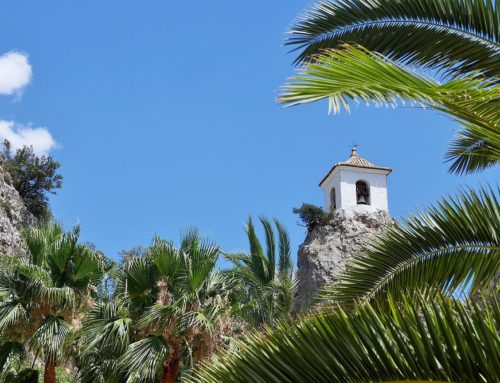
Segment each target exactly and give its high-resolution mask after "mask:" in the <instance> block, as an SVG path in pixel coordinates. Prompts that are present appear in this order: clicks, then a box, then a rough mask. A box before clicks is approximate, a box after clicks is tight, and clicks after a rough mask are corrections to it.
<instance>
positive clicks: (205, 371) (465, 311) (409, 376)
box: [191, 295, 500, 383]
mask: <svg viewBox="0 0 500 383" xmlns="http://www.w3.org/2000/svg"><path fill="white" fill-rule="evenodd" d="M396 302H398V303H396ZM499 350H500V306H499V305H498V302H494V303H486V302H484V303H482V304H481V305H479V304H476V303H467V304H465V303H461V302H458V301H453V300H450V299H447V298H443V297H439V296H438V297H437V298H436V299H435V302H434V303H430V302H428V301H426V300H425V299H423V298H422V297H420V296H415V295H411V296H406V297H404V298H403V300H402V301H395V300H393V299H391V298H389V308H387V306H380V307H379V306H377V305H370V304H363V305H357V306H356V307H355V309H354V311H352V312H346V311H344V309H342V308H340V307H338V308H336V309H334V310H332V311H330V312H327V313H316V314H314V315H312V316H310V317H306V318H303V319H301V320H299V321H298V322H297V323H295V324H289V323H288V324H283V325H281V326H279V327H278V328H277V329H276V330H272V331H271V330H270V331H269V332H268V333H267V334H255V335H253V336H251V337H249V338H248V339H247V341H246V342H245V343H244V344H241V350H240V351H238V352H236V353H230V352H227V353H225V354H224V355H222V356H221V357H220V358H219V359H217V360H213V361H210V363H206V364H205V365H204V366H203V367H202V368H201V369H200V370H199V371H198V373H197V374H196V376H195V377H193V378H192V379H191V382H198V383H201V382H234V383H238V382H241V383H243V382H252V383H272V382H276V383H278V382H279V383H283V382H318V383H321V382H325V383H326V382H328V383H329V382H353V383H360V382H397V381H407V380H408V381H443V382H444V381H446V382H448V381H452V382H476V381H477V382H480V381H481V382H497V381H500V351H499Z"/></svg>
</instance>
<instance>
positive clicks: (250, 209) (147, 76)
mask: <svg viewBox="0 0 500 383" xmlns="http://www.w3.org/2000/svg"><path fill="white" fill-rule="evenodd" d="M310 4H311V2H309V1H297V0H295V1H286V2H285V1H281V2H278V1H273V2H270V1H252V2H234V1H231V2H230V1H216V2H205V1H195V2H186V1H168V2H167V1H142V2H138V1H115V0H113V1H85V2H83V1H82V2H70V1H62V0H60V1H52V2H50V5H49V3H48V2H42V1H22V0H15V1H3V2H2V4H1V5H0V9H1V11H2V13H3V15H4V17H3V19H2V23H1V24H0V35H1V36H2V39H0V55H4V56H2V57H3V58H4V59H5V60H4V64H5V63H7V64H8V63H9V62H7V61H8V60H7V59H10V58H12V56H8V54H9V52H10V53H11V54H12V52H18V53H21V56H23V57H27V63H28V65H29V68H30V70H31V74H30V73H28V72H27V69H26V68H25V69H26V70H25V71H24V72H23V71H22V70H21V72H20V73H17V74H16V75H18V76H20V77H19V81H20V83H22V86H20V88H22V90H21V91H19V89H17V90H16V89H12V88H8V87H9V86H10V85H9V84H6V86H7V88H8V89H7V88H6V89H7V90H5V91H2V88H1V86H2V79H1V78H0V120H2V122H3V123H4V126H3V128H4V129H3V130H1V129H0V133H1V132H4V133H5V131H7V132H8V133H9V134H10V135H11V136H12V137H14V138H18V139H19V140H20V141H19V142H30V143H33V144H34V145H35V146H37V145H38V146H39V147H40V148H41V149H40V150H41V151H44V150H45V151H50V154H51V155H52V156H54V157H55V158H56V159H57V160H59V161H60V162H61V163H62V168H61V172H62V174H63V176H64V184H63V188H62V190H60V191H59V192H58V194H57V196H54V197H53V198H51V205H52V209H53V212H54V215H55V217H56V219H58V220H60V221H61V222H62V223H63V224H65V225H66V226H67V227H70V226H71V225H74V224H76V223H80V225H81V229H82V239H83V240H85V241H92V242H94V243H95V244H96V246H97V247H98V248H99V249H102V250H103V251H104V252H105V253H106V254H107V255H108V256H111V257H115V256H116V254H117V253H118V251H120V250H121V249H125V248H130V247H132V246H135V245H142V246H146V245H147V244H148V243H149V242H150V240H151V239H152V237H153V235H155V234H159V235H161V236H163V237H165V238H169V239H174V240H178V238H179V236H180V234H181V232H182V231H183V230H185V229H186V228H188V227H189V226H191V225H195V226H197V227H198V228H199V229H200V230H201V231H202V232H203V233H204V234H206V235H207V236H209V237H211V238H212V239H214V240H215V241H216V242H218V243H219V244H220V245H221V246H222V247H223V249H225V250H226V251H234V250H244V249H246V248H247V243H246V237H245V233H244V231H243V227H244V223H245V221H246V219H247V217H248V216H249V215H253V216H258V215H261V214H264V215H267V216H269V217H277V218H279V219H280V220H281V221H282V222H283V223H284V224H285V225H286V227H287V228H288V230H289V232H290V234H291V239H292V245H293V249H294V252H295V251H296V249H297V247H298V245H299V244H300V243H301V242H302V240H303V238H304V234H305V233H304V229H303V228H302V227H299V226H298V225H297V224H296V222H297V217H296V216H294V215H293V214H292V208H293V207H296V206H299V205H301V203H302V202H310V203H315V204H321V203H322V194H321V190H320V189H319V187H318V182H319V181H320V180H321V178H322V177H323V176H324V175H325V174H326V172H327V171H328V169H329V168H330V167H331V165H332V164H333V163H335V162H337V161H342V160H345V159H346V158H347V157H348V155H349V152H350V145H351V144H352V142H353V141H355V142H356V143H357V144H359V152H360V155H362V156H363V157H365V158H367V159H368V160H370V161H372V162H374V163H376V164H379V165H384V166H391V167H392V168H393V173H392V174H391V175H390V178H389V206H390V211H391V214H392V215H393V216H394V217H396V218H399V217H401V216H403V215H405V214H406V213H407V212H414V211H416V210H417V209H419V208H422V207H425V206H426V205H428V204H430V203H432V202H433V201H434V200H435V199H436V198H438V197H440V196H443V195H446V194H450V193H454V192H455V191H456V190H457V188H458V187H459V186H460V185H469V186H477V185H478V184H480V183H482V184H484V183H486V182H487V181H489V182H490V183H495V182H496V181H497V180H498V179H499V177H498V176H499V172H498V170H490V171H487V172H484V173H482V174H480V175H476V176H466V177H458V176H455V175H450V174H448V173H447V167H448V166H447V165H446V164H444V163H443V156H444V154H445V151H446V148H447V146H448V144H449V142H450V141H451V140H452V137H453V134H454V133H453V132H454V130H456V129H457V128H458V127H457V126H456V125H455V124H454V123H453V122H451V121H449V120H448V119H447V118H446V117H444V116H441V115H439V114H438V113H436V112H433V111H430V110H421V109H409V108H398V109H377V108H373V107H370V108H367V107H365V106H360V107H358V108H355V109H353V110H352V112H351V114H347V113H342V114H340V115H335V116H331V115H328V113H327V104H326V102H322V103H318V104H315V105H308V106H302V107H295V108H290V109H283V108H282V107H281V106H280V105H278V104H277V103H276V101H275V98H276V95H277V90H278V89H279V87H280V85H281V84H283V82H284V80H285V79H286V78H287V77H288V76H290V75H292V74H293V72H294V68H293V66H292V64H291V63H292V61H293V58H294V56H293V54H289V53H288V49H287V48H285V47H283V46H282V43H283V40H284V33H285V30H286V29H287V27H288V26H289V25H290V23H291V21H292V20H293V19H294V18H295V17H296V16H297V15H298V14H299V13H300V12H301V11H302V10H304V9H305V8H306V7H307V6H309V5H310ZM6 55H7V56H6ZM1 59H2V58H0V69H1V68H2V66H1V65H2V61H1ZM7 64H6V65H7ZM21 64H22V63H21ZM24 64H26V63H24ZM9 68H10V67H9ZM7 73H10V72H7ZM23 76H24V77H23ZM7 77H9V78H10V79H12V77H10V76H7ZM16 78H17V77H16ZM5 81H7V82H8V79H7V78H4V82H5ZM23 81H24V83H23ZM9 89H10V91H9ZM2 122H0V123H2ZM7 122H8V124H10V125H8V124H7ZM5 124H7V125H5ZM1 127H2V126H0V128H1ZM39 128H45V129H42V130H41V129H39ZM37 129H38V130H37ZM47 132H48V133H49V134H48V135H47ZM23 140H24V141H23ZM52 140H53V141H52ZM54 142H57V145H56V146H57V147H54V146H55V145H54Z"/></svg>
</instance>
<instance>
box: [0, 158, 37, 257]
mask: <svg viewBox="0 0 500 383" xmlns="http://www.w3.org/2000/svg"><path fill="white" fill-rule="evenodd" d="M35 224H36V219H35V217H33V215H32V214H31V213H30V212H29V211H28V209H26V206H25V205H24V203H23V200H22V199H21V197H19V194H18V193H17V191H16V189H14V187H13V186H12V185H11V182H10V176H9V174H8V173H5V172H4V170H3V169H2V168H1V167H0V253H2V254H8V255H13V254H18V253H19V252H22V251H24V250H23V244H22V241H21V233H20V231H21V229H22V228H24V227H31V226H33V225H35Z"/></svg>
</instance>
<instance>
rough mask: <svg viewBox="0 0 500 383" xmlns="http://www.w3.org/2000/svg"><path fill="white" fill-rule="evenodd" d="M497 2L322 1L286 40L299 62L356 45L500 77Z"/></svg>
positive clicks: (460, 71) (396, 56)
mask: <svg viewBox="0 0 500 383" xmlns="http://www.w3.org/2000/svg"><path fill="white" fill-rule="evenodd" d="M499 25H500V9H499V3H498V0H323V1H318V2H317V3H316V4H315V5H314V6H313V7H312V9H310V10H309V11H308V12H306V13H305V14H304V15H302V16H301V17H299V18H298V20H297V21H296V22H295V23H294V25H293V26H292V28H291V29H290V31H289V34H288V38H287V41H286V44H287V45H291V46H293V47H294V48H295V50H298V51H300V53H299V56H298V58H297V60H296V61H297V62H308V61H311V60H314V57H315V55H317V54H321V53H323V52H324V51H325V50H328V49H336V48H339V46H340V45H341V44H343V43H345V42H348V43H355V44H359V45H362V46H364V47H366V48H367V49H369V50H371V51H374V52H379V53H382V54H384V55H386V56H388V57H390V58H392V59H395V60H399V61H401V62H404V63H407V64H411V65H419V66H422V67H424V68H432V69H434V70H438V71H441V72H443V73H444V74H452V75H456V74H459V75H462V74H466V73H472V72H476V73H477V72H481V73H484V74H485V75H486V76H489V77H492V78H498V76H499V74H500V70H499V66H498V59H499V54H500V28H499Z"/></svg>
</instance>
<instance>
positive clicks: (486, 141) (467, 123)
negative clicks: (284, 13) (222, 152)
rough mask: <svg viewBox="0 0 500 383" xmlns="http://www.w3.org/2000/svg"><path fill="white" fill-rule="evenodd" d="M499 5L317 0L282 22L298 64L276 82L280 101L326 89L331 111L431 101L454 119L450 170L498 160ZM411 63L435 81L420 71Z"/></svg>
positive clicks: (479, 0)
mask: <svg viewBox="0 0 500 383" xmlns="http://www.w3.org/2000/svg"><path fill="white" fill-rule="evenodd" d="M498 5H499V4H498V2H497V1H496V0H495V1H493V0H397V1H394V0H377V1H374V0H368V1H365V0H346V1H333V0H330V1H320V2H318V3H317V4H316V5H315V6H314V7H313V9H312V10H311V11H309V12H307V13H306V14H305V15H304V16H302V17H301V18H299V20H298V21H297V23H296V24H295V26H294V27H293V28H292V29H291V31H290V37H289V39H288V42H287V43H288V44H290V45H293V46H295V47H296V49H299V50H301V53H300V55H299V57H298V59H297V62H299V63H301V64H302V65H303V66H302V69H301V74H300V75H299V76H297V77H294V78H293V79H292V80H291V83H290V84H288V85H286V86H285V87H284V90H283V94H282V97H281V101H282V102H285V103H290V104H297V103H306V102H313V101H317V100H319V99H321V98H329V99H330V105H331V108H332V110H333V111H338V110H339V109H340V107H341V106H344V107H346V108H348V101H349V100H356V101H357V100H363V101H367V102H375V103H382V104H383V103H386V102H387V103H391V104H395V103H396V102H397V100H402V101H412V102H416V103H419V104H423V105H426V106H430V107H434V108H437V109H439V110H442V111H444V112H446V113H447V114H449V115H450V116H451V117H452V118H453V119H454V120H456V121H458V122H459V123H460V124H461V125H462V127H463V130H462V131H461V132H459V134H458V135H457V137H456V139H455V141H454V142H453V144H452V146H451V148H450V150H449V151H448V153H447V156H446V158H447V159H448V160H449V161H453V162H452V165H451V168H450V171H453V172H456V173H469V172H474V171H478V170H481V169H484V168H487V167H490V166H493V165H495V164H497V163H498V162H499V160H500V138H499V136H500V122H499V121H500V111H499V110H500V108H499V106H500V105H499V97H500V90H499V86H498V83H499V74H500V72H499V69H498V68H499V65H498V60H499V56H500V43H499V40H500V39H499V36H500V32H499V28H498V25H499V20H500V10H499V7H498ZM346 43H347V45H346ZM415 67H416V68H418V69H419V71H418V73H421V72H425V71H426V70H428V72H429V73H432V74H433V76H434V77H436V76H437V77H438V78H440V79H441V80H442V81H444V83H443V84H440V83H438V82H437V81H436V80H433V79H432V78H426V77H424V76H422V75H419V74H418V73H417V72H416V71H415ZM461 85H464V87H463V89H460V86H461ZM485 93H487V95H485ZM483 96H486V97H485V98H482V97H483Z"/></svg>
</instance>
